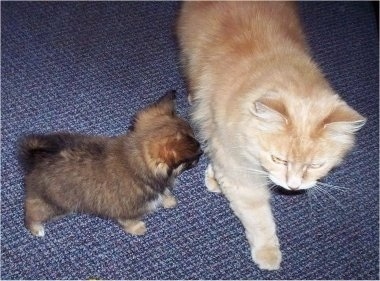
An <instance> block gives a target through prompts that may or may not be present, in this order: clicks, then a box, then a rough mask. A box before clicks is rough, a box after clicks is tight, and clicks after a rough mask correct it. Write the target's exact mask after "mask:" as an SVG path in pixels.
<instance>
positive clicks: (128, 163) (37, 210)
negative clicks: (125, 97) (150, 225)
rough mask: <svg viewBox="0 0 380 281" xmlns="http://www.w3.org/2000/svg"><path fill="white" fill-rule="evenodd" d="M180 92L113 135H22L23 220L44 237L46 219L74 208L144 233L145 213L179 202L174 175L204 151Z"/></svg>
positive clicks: (143, 113)
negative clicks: (179, 107)
mask: <svg viewBox="0 0 380 281" xmlns="http://www.w3.org/2000/svg"><path fill="white" fill-rule="evenodd" d="M174 98H175V95H174V92H171V93H168V94H167V95H165V96H164V97H162V98H161V99H160V100H159V101H158V102H156V103H155V104H153V105H151V106H149V107H147V108H145V109H144V110H142V111H140V112H138V113H137V114H136V118H135V122H134V124H133V128H132V131H131V132H130V133H129V134H127V135H121V136H118V137H114V138H109V137H101V136H85V135H79V134H70V133H56V134H49V135H29V136H26V137H25V138H24V139H23V140H22V141H21V144H20V146H21V160H22V162H23V164H24V167H25V171H26V175H25V184H26V196H25V225H26V227H27V228H28V229H29V230H30V231H31V233H32V234H34V235H36V236H44V233H45V232H44V227H43V223H44V222H45V221H47V220H50V219H52V218H54V217H57V216H60V215H64V214H67V213H69V212H83V213H90V214H94V215H98V216H101V217H105V218H111V219H114V220H116V221H118V222H119V223H120V224H121V225H122V226H123V228H124V230H125V231H126V232H128V233H131V234H135V235H142V234H144V233H145V232H146V227H145V224H144V222H142V221H141V220H140V219H141V218H142V217H143V216H144V215H145V214H147V213H149V212H152V211H154V210H155V209H156V208H157V207H158V206H160V205H163V207H167V208H170V207H174V206H175V205H176V200H175V198H174V197H173V196H172V195H171V193H170V190H171V188H172V187H173V184H174V179H175V177H176V176H178V175H179V174H180V173H181V172H183V171H184V170H186V169H188V168H191V167H193V166H194V165H196V163H197V161H198V159H199V157H200V155H201V154H202V151H201V149H200V145H199V143H198V142H197V141H196V140H195V138H194V135H193V131H192V129H191V127H190V126H189V125H188V123H186V122H185V121H184V120H182V119H180V118H179V117H178V116H177V115H176V114H175V112H174V111H175V107H174Z"/></svg>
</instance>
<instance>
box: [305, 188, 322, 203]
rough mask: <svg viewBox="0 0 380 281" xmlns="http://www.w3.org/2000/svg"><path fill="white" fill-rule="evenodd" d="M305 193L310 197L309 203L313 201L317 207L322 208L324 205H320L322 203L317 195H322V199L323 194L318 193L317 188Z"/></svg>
mask: <svg viewBox="0 0 380 281" xmlns="http://www.w3.org/2000/svg"><path fill="white" fill-rule="evenodd" d="M307 192H308V194H310V195H311V197H310V199H311V201H312V200H313V199H314V201H315V202H316V205H317V206H318V205H319V206H321V207H322V206H323V205H324V204H323V203H321V202H323V200H322V199H320V198H318V194H322V195H323V197H322V198H324V194H323V193H322V192H320V191H319V190H318V189H317V188H311V189H309V190H308V191H307Z"/></svg>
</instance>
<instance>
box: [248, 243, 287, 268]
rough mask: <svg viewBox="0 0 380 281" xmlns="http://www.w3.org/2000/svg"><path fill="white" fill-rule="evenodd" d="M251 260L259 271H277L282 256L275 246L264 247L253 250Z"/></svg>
mask: <svg viewBox="0 0 380 281" xmlns="http://www.w3.org/2000/svg"><path fill="white" fill-rule="evenodd" d="M252 259H253V261H254V262H255V263H256V264H257V265H258V266H259V268H260V269H265V270H277V269H279V268H280V264H281V260H282V255H281V251H280V249H279V248H278V247H277V246H265V247H261V248H259V249H253V250H252Z"/></svg>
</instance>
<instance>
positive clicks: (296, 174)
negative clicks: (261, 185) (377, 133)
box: [251, 97, 365, 190]
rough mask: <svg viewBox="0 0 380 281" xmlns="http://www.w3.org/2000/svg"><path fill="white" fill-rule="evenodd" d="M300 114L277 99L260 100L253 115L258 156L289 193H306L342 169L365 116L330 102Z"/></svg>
mask: <svg viewBox="0 0 380 281" xmlns="http://www.w3.org/2000/svg"><path fill="white" fill-rule="evenodd" d="M304 107H306V109H307V110H305V108H304V110H300V107H298V108H295V109H293V110H292V109H291V105H289V104H286V103H284V102H283V101H281V100H279V99H277V98H273V97H270V98H262V99H261V100H259V101H257V102H256V103H255V104H254V107H253V108H252V110H251V112H252V113H253V115H254V117H255V120H253V123H254V126H255V129H254V133H253V134H254V135H252V139H255V144H253V145H255V146H256V147H257V149H256V150H255V153H256V158H258V159H259V161H260V164H261V166H262V167H263V168H264V169H265V170H266V171H267V172H268V174H269V178H270V179H271V180H272V181H273V182H274V183H275V184H277V185H279V186H282V187H283V188H285V189H288V190H300V189H308V188H310V187H312V186H314V185H315V184H316V183H317V181H318V180H319V179H320V178H322V177H324V176H326V175H327V173H328V172H329V171H330V170H331V169H332V168H333V167H335V166H336V165H338V164H339V163H340V162H341V161H342V159H343V157H344V156H345V154H346V153H347V152H348V151H349V150H350V149H351V148H352V146H353V144H354V133H355V132H356V131H357V130H359V129H360V128H361V126H363V125H364V123H365V118H363V117H362V116H360V115H359V114H358V113H357V112H356V111H354V110H353V109H352V108H350V107H349V106H348V105H347V104H345V103H343V102H341V101H339V100H334V99H329V100H328V101H326V104H323V103H321V102H320V101H318V102H315V104H313V103H312V102H311V103H310V105H308V106H304Z"/></svg>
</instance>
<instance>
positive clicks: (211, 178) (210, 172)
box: [205, 163, 222, 193]
mask: <svg viewBox="0 0 380 281" xmlns="http://www.w3.org/2000/svg"><path fill="white" fill-rule="evenodd" d="M205 185H206V187H207V189H208V191H211V192H215V193H221V192H222V190H221V189H220V186H219V183H218V181H217V180H216V178H215V173H214V169H213V167H212V165H211V163H210V164H208V166H207V169H206V172H205Z"/></svg>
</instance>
